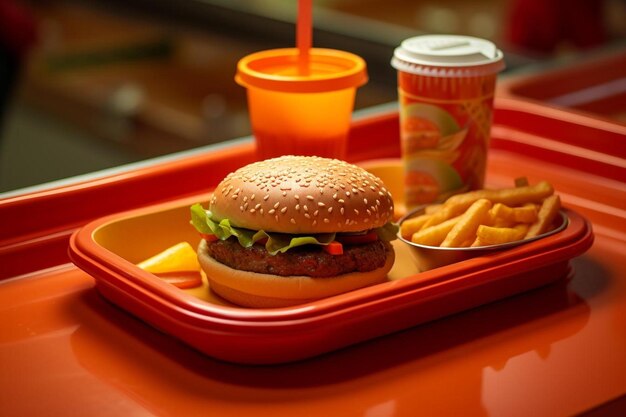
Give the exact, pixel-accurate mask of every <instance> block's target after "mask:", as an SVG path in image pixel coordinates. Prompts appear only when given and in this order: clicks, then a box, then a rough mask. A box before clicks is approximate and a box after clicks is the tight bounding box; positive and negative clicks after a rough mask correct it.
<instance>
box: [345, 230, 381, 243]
mask: <svg viewBox="0 0 626 417" xmlns="http://www.w3.org/2000/svg"><path fill="white" fill-rule="evenodd" d="M337 240H338V241H340V242H341V243H344V244H346V245H361V244H364V243H372V242H376V241H377V240H378V234H377V233H376V231H374V230H370V231H369V232H367V233H364V234H341V235H340V234H338V235H337Z"/></svg>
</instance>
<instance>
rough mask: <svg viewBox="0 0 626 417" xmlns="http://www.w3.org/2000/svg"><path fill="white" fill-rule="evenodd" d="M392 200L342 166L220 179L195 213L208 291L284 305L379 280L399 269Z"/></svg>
mask: <svg viewBox="0 0 626 417" xmlns="http://www.w3.org/2000/svg"><path fill="white" fill-rule="evenodd" d="M393 209H394V207H393V200H392V196H391V194H390V193H389V191H388V190H387V189H386V188H385V186H384V184H383V183H382V181H381V180H380V179H379V178H377V177H376V176H374V175H372V174H371V173H369V172H367V171H365V170H364V169H362V168H360V167H358V166H355V165H352V164H349V163H346V162H343V161H339V160H336V159H327V158H320V157H314V156H310V157H306V156H283V157H279V158H274V159H268V160H264V161H260V162H256V163H252V164H250V165H247V166H244V167H243V168H240V169H238V170H237V171H235V172H232V173H230V174H228V175H227V176H226V178H224V180H223V181H222V182H221V183H220V184H219V185H218V186H217V188H216V189H215V191H214V192H213V195H212V196H211V197H210V201H209V206H208V209H205V208H204V207H203V206H202V205H200V204H195V205H193V206H192V207H191V223H192V225H193V226H194V227H195V228H196V229H197V230H198V232H199V233H200V234H201V236H202V240H201V241H200V244H199V246H198V250H197V253H198V260H199V262H200V265H201V267H202V269H203V270H204V272H205V273H206V276H207V280H208V282H209V286H210V288H211V290H212V291H214V292H215V293H216V294H218V295H219V296H221V297H222V298H224V299H226V300H228V301H230V302H232V303H234V304H237V305H241V306H246V307H284V306H290V305H295V304H300V303H305V302H309V301H313V300H316V299H320V298H324V297H328V296H332V295H336V294H340V293H344V292H347V291H350V290H354V289H357V288H361V287H365V286H368V285H372V284H376V283H380V282H383V281H385V280H386V279H387V273H388V272H389V270H390V269H391V267H392V265H393V262H394V251H393V248H392V246H391V244H390V241H391V240H393V239H395V238H396V234H397V230H398V229H397V226H396V225H395V224H394V223H393V222H392V218H393Z"/></svg>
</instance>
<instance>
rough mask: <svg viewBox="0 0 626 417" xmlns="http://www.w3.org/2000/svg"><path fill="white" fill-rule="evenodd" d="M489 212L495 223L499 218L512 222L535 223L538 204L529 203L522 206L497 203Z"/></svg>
mask: <svg viewBox="0 0 626 417" xmlns="http://www.w3.org/2000/svg"><path fill="white" fill-rule="evenodd" d="M489 214H490V215H491V218H492V222H493V223H494V224H496V223H497V219H503V220H506V221H508V222H512V223H533V222H535V221H536V220H537V206H535V205H534V204H533V203H529V204H525V205H523V206H521V207H509V206H507V205H506V204H502V203H496V204H494V205H493V207H492V208H491V210H489Z"/></svg>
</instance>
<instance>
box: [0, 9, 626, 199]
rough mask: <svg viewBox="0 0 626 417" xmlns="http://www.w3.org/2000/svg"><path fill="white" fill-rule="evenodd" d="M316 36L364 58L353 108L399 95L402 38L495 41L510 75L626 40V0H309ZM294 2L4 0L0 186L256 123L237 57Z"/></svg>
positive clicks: (289, 34)
mask: <svg viewBox="0 0 626 417" xmlns="http://www.w3.org/2000/svg"><path fill="white" fill-rule="evenodd" d="M313 4H314V12H313V18H314V28H315V31H314V36H313V42H314V46H318V47H331V48H337V49H343V50H348V51H351V52H354V53H356V54H359V55H361V56H362V57H363V58H364V59H365V60H366V61H367V64H368V70H369V75H370V81H369V83H368V84H367V85H366V86H364V87H363V88H361V89H359V90H358V93H357V101H356V108H357V110H358V109H365V108H369V107H372V106H376V105H381V104H387V103H393V102H394V101H395V100H396V98H397V96H396V73H395V70H393V69H392V68H391V66H390V65H389V61H390V59H391V56H392V54H393V49H394V48H395V47H396V46H397V45H398V44H399V43H400V42H401V41H402V40H403V39H406V38H409V37H411V36H416V35H419V34H425V33H449V34H463V35H470V36H477V37H481V38H487V39H490V40H492V41H494V42H495V43H496V44H497V45H498V46H499V47H500V48H501V49H503V51H504V52H505V56H506V61H507V70H506V72H505V73H504V74H503V76H507V74H512V73H515V72H519V71H524V70H525V69H526V68H536V67H537V66H538V65H550V64H552V63H554V62H561V61H563V60H568V59H569V60H574V61H575V60H576V59H577V57H579V56H581V55H584V54H588V53H590V52H593V51H599V50H600V51H601V50H604V49H606V48H613V49H615V48H623V45H624V39H625V38H626V0H569V1H566V0H314V3H313ZM296 14H297V0H176V1H174V0H150V1H148V0H125V1H117V0H108V1H104V0H102V1H97V0H84V1H81V0H74V1H66V0H44V1H35V0H30V1H26V0H0V193H3V192H7V191H11V190H16V189H21V188H23V187H29V186H33V185H36V184H41V183H46V182H49V181H54V180H59V179H63V178H67V177H71V176H75V175H79V174H85V173H90V172H94V171H98V170H102V169H106V168H111V167H116V166H119V165H123V164H128V163H133V162H137V161H142V160H145V159H149V158H154V157H157V156H162V155H169V154H172V153H175V152H180V151H185V150H188V149H194V148H198V147H201V146H204V145H207V144H212V143H220V142H224V141H228V140H232V139H235V138H239V137H243V136H246V135H249V134H250V126H249V122H248V117H247V112H246V101H245V91H244V90H243V88H241V87H239V86H238V85H237V84H235V82H234V80H233V76H234V73H235V67H236V63H237V61H238V59H239V58H241V57H243V56H244V55H246V54H248V53H250V52H253V51H257V50H262V49H269V48H280V47H290V46H293V45H294V42H295V28H294V22H295V19H296Z"/></svg>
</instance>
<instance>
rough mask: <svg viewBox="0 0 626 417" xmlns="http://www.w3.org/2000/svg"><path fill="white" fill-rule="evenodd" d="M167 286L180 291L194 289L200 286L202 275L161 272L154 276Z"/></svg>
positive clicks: (189, 272) (195, 272)
mask: <svg viewBox="0 0 626 417" xmlns="http://www.w3.org/2000/svg"><path fill="white" fill-rule="evenodd" d="M154 275H156V276H157V277H159V278H160V279H162V280H163V281H165V282H167V283H168V284H172V285H173V286H175V287H178V288H181V289H187V288H195V287H199V286H200V285H202V275H200V272H199V271H176V272H161V273H158V274H154Z"/></svg>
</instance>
